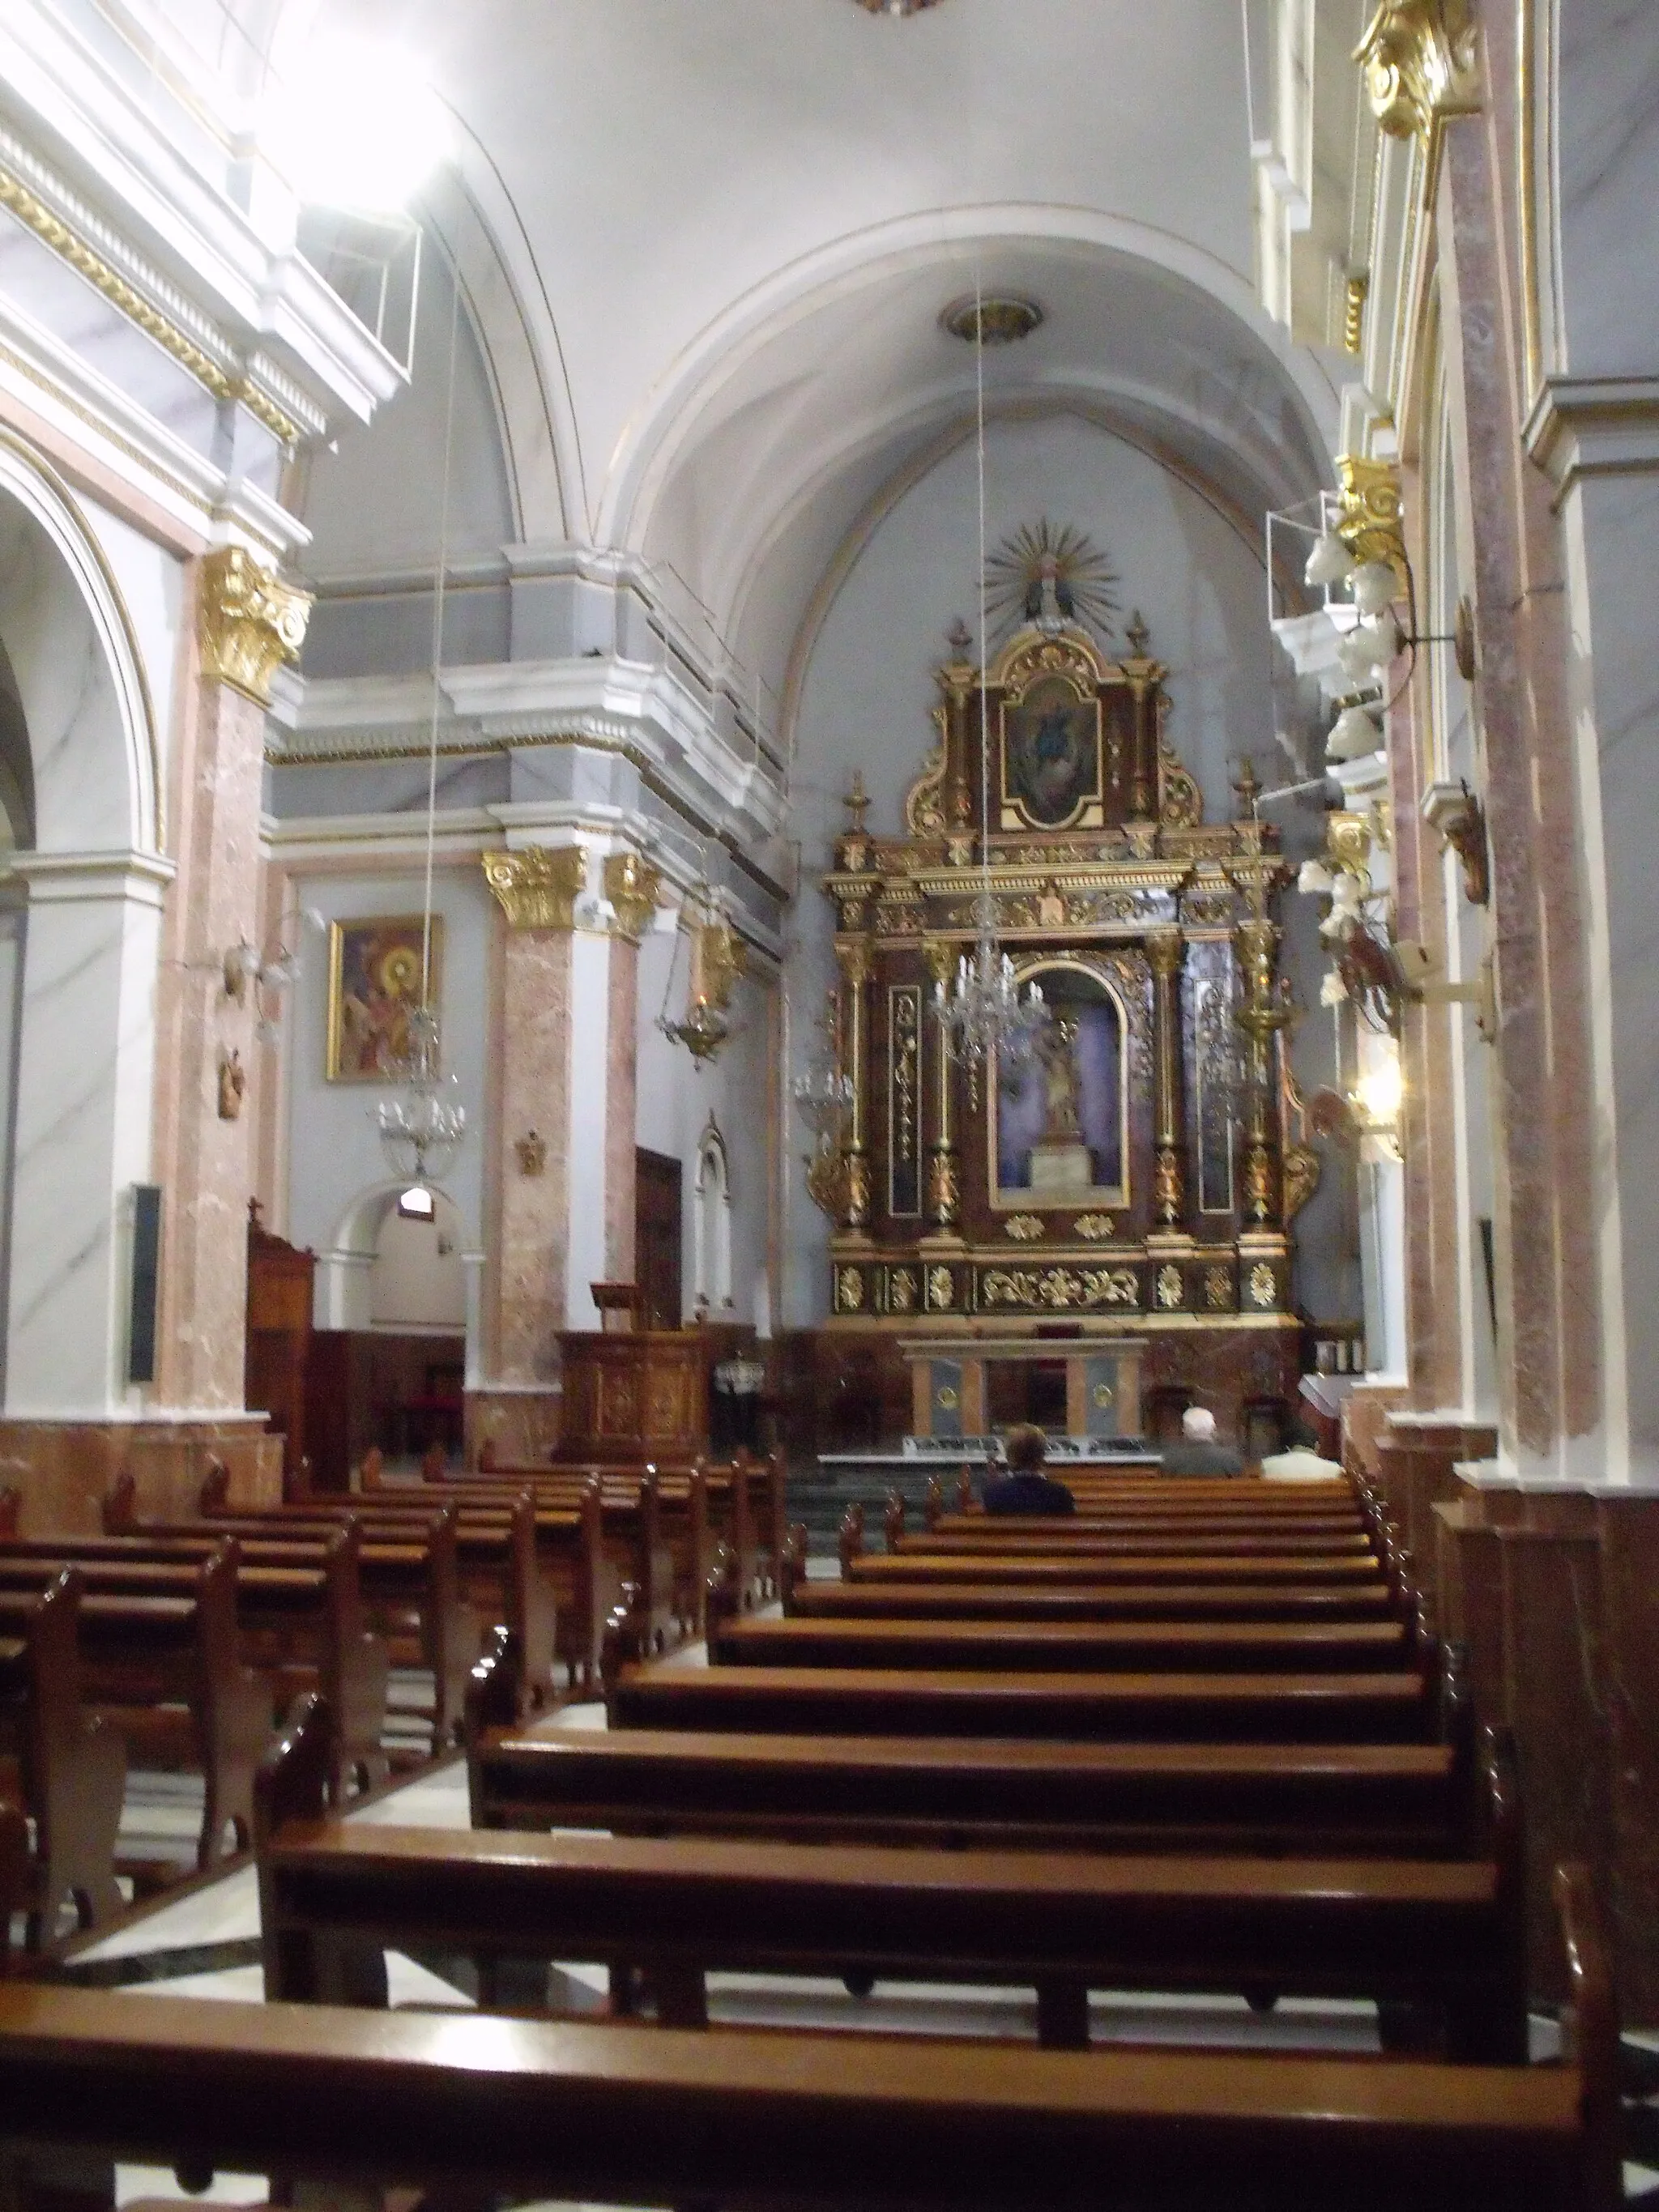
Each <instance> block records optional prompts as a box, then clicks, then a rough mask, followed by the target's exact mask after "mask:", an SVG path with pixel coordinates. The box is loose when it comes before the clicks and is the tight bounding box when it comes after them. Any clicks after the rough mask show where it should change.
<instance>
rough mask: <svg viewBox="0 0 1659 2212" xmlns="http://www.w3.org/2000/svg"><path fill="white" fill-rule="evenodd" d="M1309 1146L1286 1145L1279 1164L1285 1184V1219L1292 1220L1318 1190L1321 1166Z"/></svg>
mask: <svg viewBox="0 0 1659 2212" xmlns="http://www.w3.org/2000/svg"><path fill="white" fill-rule="evenodd" d="M1280 1168H1281V1172H1282V1174H1283V1176H1284V1182H1285V1220H1286V1221H1290V1220H1293V1219H1294V1218H1295V1217H1296V1216H1297V1214H1298V1213H1300V1212H1301V1211H1302V1209H1303V1207H1304V1206H1305V1205H1306V1204H1307V1203H1308V1200H1310V1198H1311V1197H1312V1196H1313V1194H1314V1193H1315V1191H1316V1190H1317V1189H1318V1188H1319V1176H1320V1170H1321V1168H1322V1161H1321V1159H1320V1157H1319V1154H1318V1153H1317V1152H1316V1151H1315V1149H1314V1147H1313V1146H1311V1145H1287V1146H1285V1156H1284V1158H1283V1160H1282V1162H1281V1163H1280Z"/></svg>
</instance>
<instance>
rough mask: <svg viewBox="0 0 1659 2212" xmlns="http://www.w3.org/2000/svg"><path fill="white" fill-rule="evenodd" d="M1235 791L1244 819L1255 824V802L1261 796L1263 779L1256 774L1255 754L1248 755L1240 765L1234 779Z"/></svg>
mask: <svg viewBox="0 0 1659 2212" xmlns="http://www.w3.org/2000/svg"><path fill="white" fill-rule="evenodd" d="M1233 789H1234V790H1235V791H1236V792H1237V794H1238V803H1239V805H1240V807H1241V808H1242V809H1243V816H1242V819H1243V820H1244V821H1246V822H1254V821H1255V802H1256V800H1257V799H1259V798H1260V797H1261V777H1260V776H1259V775H1257V774H1256V772H1255V756H1254V755H1253V754H1251V753H1246V754H1245V756H1244V757H1243V760H1241V761H1240V763H1238V768H1237V773H1236V774H1235V775H1234V777H1233Z"/></svg>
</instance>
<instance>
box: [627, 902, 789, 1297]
mask: <svg viewBox="0 0 1659 2212" xmlns="http://www.w3.org/2000/svg"><path fill="white" fill-rule="evenodd" d="M671 930H672V915H671V914H670V913H669V912H668V911H667V910H665V912H664V913H663V915H661V916H660V917H659V928H658V930H657V931H656V932H655V933H653V935H652V936H650V937H647V939H646V940H645V942H644V944H643V945H641V948H640V993H639V1001H640V1029H639V1105H638V1115H637V1119H636V1122H635V1132H636V1133H635V1142H636V1143H637V1144H640V1145H642V1146H644V1147H645V1149H646V1150H647V1152H662V1153H665V1154H666V1155H667V1156H668V1157H669V1158H672V1159H678V1161H679V1162H680V1163H681V1176H680V1203H681V1238H682V1243H681V1250H682V1255H683V1265H682V1269H681V1283H682V1286H683V1292H684V1308H685V1313H686V1315H687V1316H688V1317H689V1316H690V1311H691V1304H692V1300H693V1299H694V1297H696V1287H697V1286H696V1259H695V1255H696V1220H695V1218H694V1217H695V1213H696V1206H697V1204H698V1200H697V1194H696V1177H697V1145H698V1140H699V1139H700V1138H701V1137H702V1133H703V1130H704V1128H705V1127H707V1125H708V1117H709V1115H710V1114H713V1115H714V1121H715V1125H716V1127H718V1128H719V1130H720V1134H721V1135H722V1136H723V1137H724V1138H725V1139H726V1158H727V1161H728V1163H729V1166H730V1171H731V1199H732V1313H731V1314H729V1315H727V1316H725V1318H726V1319H727V1320H733V1319H735V1320H738V1321H744V1322H749V1321H752V1322H757V1324H758V1323H769V1321H770V1318H771V1316H772V1315H773V1314H775V1311H776V1293H775V1291H770V1292H768V1293H763V1291H762V1287H761V1286H762V1285H763V1283H764V1280H765V1275H766V1232H767V1218H768V1210H769V1158H770V1155H769V1147H768V1144H767V1127H766V1119H767V1098H768V1091H769V1049H768V1042H767V1038H768V1024H769V1013H770V999H771V994H770V991H769V989H767V988H764V987H762V986H761V985H760V984H758V983H757V982H755V981H753V980H751V979H750V978H745V979H744V981H741V982H739V983H738V986H737V987H736V989H735V990H734V992H733V993H732V1015H733V1017H734V1018H735V1020H736V1022H737V1024H738V1028H737V1034H736V1035H735V1036H733V1037H732V1041H731V1042H730V1043H729V1044H728V1045H727V1046H726V1049H725V1050H724V1052H722V1053H721V1054H720V1058H719V1059H718V1060H715V1061H714V1062H713V1063H712V1065H710V1066H706V1067H702V1068H699V1067H698V1066H697V1064H696V1061H695V1060H693V1059H692V1057H691V1055H690V1053H689V1052H687V1051H686V1050H685V1048H684V1046H683V1045H678V1044H675V1043H673V1042H671V1040H670V1039H669V1038H667V1037H665V1036H664V1035H663V1034H662V1031H661V1030H659V1028H658V1027H657V1016H658V1014H659V1012H661V1010H662V1003H663V991H664V987H665V984H666V982H667V980H668V973H669V963H670V962H671V959H672V957H673V951H674V938H673V935H672V934H671ZM686 965H687V961H686V948H685V946H684V944H683V945H682V946H681V950H680V958H679V965H678V969H676V970H675V974H674V998H673V1000H672V1002H671V1017H672V1018H675V1019H678V1018H679V1016H680V1015H681V1013H683V1012H684V996H685V976H686ZM714 1318H715V1319H717V1320H718V1319H720V1318H721V1316H720V1315H719V1314H718V1313H717V1314H716V1315H715V1316H714Z"/></svg>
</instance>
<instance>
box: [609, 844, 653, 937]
mask: <svg viewBox="0 0 1659 2212" xmlns="http://www.w3.org/2000/svg"><path fill="white" fill-rule="evenodd" d="M661 885H662V874H661V871H660V870H659V869H657V868H654V867H653V866H652V865H651V863H650V861H649V860H641V858H640V855H639V854H637V853H612V854H611V857H610V858H609V860H606V862H605V896H606V898H608V899H609V900H610V902H611V905H612V907H614V908H615V909H616V915H617V930H618V932H619V933H620V934H621V935H623V937H627V938H631V939H633V941H634V942H635V944H636V945H637V944H638V942H639V940H640V939H641V937H642V936H643V935H644V933H645V932H646V930H647V928H648V927H649V926H650V921H651V917H652V915H653V914H654V913H655V912H656V910H657V893H658V891H659V890H660V888H661Z"/></svg>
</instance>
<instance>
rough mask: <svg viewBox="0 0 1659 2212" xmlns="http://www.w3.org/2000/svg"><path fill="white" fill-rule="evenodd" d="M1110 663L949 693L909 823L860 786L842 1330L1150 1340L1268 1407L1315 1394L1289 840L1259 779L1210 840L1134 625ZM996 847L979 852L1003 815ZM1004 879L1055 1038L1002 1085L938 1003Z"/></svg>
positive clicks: (1047, 647) (838, 904) (1149, 1374)
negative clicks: (1284, 893) (963, 1057)
mask: <svg viewBox="0 0 1659 2212" xmlns="http://www.w3.org/2000/svg"><path fill="white" fill-rule="evenodd" d="M1127 642H1128V647H1129V649H1128V651H1127V653H1124V654H1123V655H1122V656H1121V658H1119V659H1110V658H1109V657H1108V656H1107V654H1106V653H1104V652H1103V650H1102V649H1101V648H1100V647H1098V646H1097V644H1096V643H1095V641H1094V640H1093V639H1092V638H1091V636H1090V635H1088V634H1087V633H1086V632H1085V631H1084V630H1082V629H1071V628H1067V629H1062V630H1060V631H1058V632H1057V633H1056V632H1054V631H1053V630H1052V629H1051V630H1042V629H1026V630H1023V631H1021V632H1020V633H1018V635H1016V636H1014V637H1013V638H1012V640H1011V641H1009V642H1008V644H1007V645H1006V647H1004V649H1003V650H1002V652H1001V653H1000V655H999V656H998V658H997V659H996V660H995V661H994V663H993V664H992V665H991V666H990V668H989V669H988V671H987V678H986V693H985V699H984V702H983V706H984V715H985V724H984V742H983V750H984V751H985V753H986V754H987V756H988V769H989V776H990V788H989V790H988V791H985V792H982V791H981V750H982V744H981V700H980V685H979V671H978V670H977V669H976V668H975V666H973V665H970V664H969V663H968V662H966V661H961V660H952V661H949V662H947V663H945V665H943V666H941V667H940V668H939V670H938V671H937V678H938V684H939V704H938V706H937V708H936V709H935V714H934V720H935V726H936V732H935V734H936V742H935V743H934V744H933V749H932V750H931V751H930V752H929V753H928V754H927V758H926V760H925V761H924V763H922V765H921V772H920V773H919V775H917V777H916V779H915V782H914V783H913V785H912V786H911V787H910V790H909V793H908V798H907V799H906V802H905V809H904V817H905V818H904V823H903V826H902V834H901V835H899V836H884V835H881V834H878V833H877V832H874V831H872V830H871V829H869V828H868V827H866V822H865V818H864V817H865V813H866V802H865V800H864V799H863V796H862V785H861V783H860V785H858V786H857V787H855V796H854V798H853V799H851V800H850V801H849V802H848V803H849V807H850V809H851V816H852V818H851V822H850V824H849V826H848V829H846V830H845V831H844V832H843V834H842V836H841V837H840V838H839V840H838V841H837V844H836V866H835V867H834V869H833V870H832V872H830V873H829V875H828V876H827V877H826V878H824V884H823V888H824V890H825V892H826V893H827V895H828V896H829V898H830V900H831V901H832V902H834V906H835V909H836V921H837V927H836V956H837V961H838V964H839V969H840V975H841V984H840V1005H839V1010H838V1012H839V1024H838V1026H839V1033H840V1048H841V1058H842V1066H843V1068H844V1069H845V1071H846V1073H848V1074H849V1075H850V1076H851V1077H852V1078H853V1081H854V1092H855V1096H854V1104H853V1108H852V1111H851V1113H850V1115H849V1117H848V1131H847V1137H846V1141H845V1144H844V1146H843V1154H842V1163H841V1173H840V1174H839V1176H837V1177H836V1179H835V1182H836V1195H837V1197H838V1200H839V1208H838V1214H837V1218H836V1227H835V1229H834V1231H833V1234H832V1237H831V1267H832V1283H831V1299H830V1303H831V1310H832V1315H833V1321H832V1326H833V1327H835V1328H840V1329H857V1328H878V1329H881V1330H895V1331H899V1332H901V1333H902V1332H904V1331H908V1332H909V1333H910V1334H912V1335H913V1336H914V1335H915V1334H916V1332H917V1331H918V1330H919V1329H923V1330H925V1331H926V1333H927V1335H928V1337H929V1338H937V1337H940V1336H950V1335H952V1334H959V1335H961V1336H963V1338H968V1339H971V1338H973V1337H975V1336H987V1337H989V1336H994V1337H995V1338H996V1339H997V1340H999V1341H1005V1340H1009V1339H1010V1338H1011V1337H1014V1336H1018V1334H1020V1333H1021V1332H1026V1333H1029V1334H1031V1335H1032V1336H1034V1337H1035V1336H1036V1335H1037V1334H1039V1333H1040V1334H1041V1335H1042V1337H1043V1338H1044V1339H1045V1340H1046V1339H1048V1338H1050V1337H1053V1336H1056V1335H1061V1334H1064V1335H1072V1336H1075V1335H1077V1334H1082V1335H1084V1336H1085V1337H1086V1336H1089V1335H1092V1334H1101V1335H1109V1336H1112V1337H1115V1338H1118V1339H1120V1340H1121V1339H1122V1338H1124V1337H1126V1336H1140V1337H1143V1338H1145V1339H1146V1340H1147V1341H1146V1345H1145V1347H1144V1352H1143V1371H1144V1375H1145V1378H1146V1383H1147V1385H1148V1387H1156V1386H1157V1385H1158V1383H1160V1382H1162V1383H1170V1384H1175V1385H1177V1386H1183V1385H1184V1387H1186V1388H1187V1389H1190V1390H1191V1391H1192V1392H1193V1393H1194V1395H1200V1396H1203V1397H1204V1398H1205V1399H1206V1401H1208V1402H1212V1403H1214V1402H1218V1401H1219V1402H1222V1403H1223V1404H1224V1405H1225V1404H1227V1403H1228V1402H1231V1404H1232V1405H1233V1406H1234V1407H1237V1409H1238V1411H1239V1412H1240V1413H1242V1412H1243V1407H1244V1405H1245V1402H1246V1401H1249V1399H1250V1398H1252V1397H1257V1398H1271V1397H1273V1396H1275V1395H1280V1396H1288V1395H1292V1394H1293V1391H1294V1376H1295V1371H1296V1367H1297V1322H1296V1321H1295V1318H1294V1316H1293V1312H1292V1289H1291V1248H1290V1242H1289V1238H1288V1237H1287V1234H1286V1221H1285V1190H1286V1188H1287V1187H1288V1188H1289V1189H1290V1190H1291V1194H1292V1200H1294V1199H1295V1198H1296V1197H1297V1196H1299V1195H1305V1192H1306V1189H1307V1188H1308V1187H1309V1175H1310V1168H1311V1165H1312V1156H1311V1155H1309V1154H1307V1153H1306V1152H1305V1150H1304V1147H1302V1146H1300V1145H1298V1144H1296V1143H1294V1142H1292V1141H1291V1130H1292V1128H1293V1126H1294V1115H1293V1113H1292V1111H1291V1109H1293V1107H1294V1106H1295V1104H1296V1103H1297V1102H1296V1100H1295V1095H1294V1091H1293V1089H1292V1088H1291V1085H1290V1083H1289V1079H1288V1076H1287V1074H1286V1072H1285V1057H1284V1040H1283V1035H1282V1032H1283V1029H1284V1026H1285V1021H1286V1018H1287V1008H1286V994H1285V989H1284V987H1283V986H1282V984H1281V983H1280V981H1279V975H1278V971H1277V952H1278V945H1279V927H1278V924H1277V922H1276V921H1275V920H1274V918H1273V915H1274V906H1275V902H1276V898H1277V895H1278V893H1279V890H1281V889H1282V887H1283V885H1284V884H1285V879H1286V872H1285V866H1284V864H1283V862H1282V860H1281V859H1280V857H1279V852H1278V849H1277V843H1276V833H1275V832H1274V831H1273V829H1272V828H1271V827H1270V826H1268V825H1267V824H1265V823H1262V822H1261V821H1260V820H1258V819H1257V817H1256V814H1255V804H1254V800H1255V789H1254V782H1253V779H1252V778H1251V777H1250V775H1249V773H1248V771H1247V773H1246V775H1245V777H1244V779H1243V781H1241V782H1240V784H1239V785H1238V786H1237V793H1238V804H1237V818H1236V819H1234V820H1232V821H1229V822H1226V823H1216V824H1210V823H1206V822H1205V820H1204V818H1203V803H1202V798H1201V794H1200V789H1199V786H1198V784H1197V781H1196V780H1195V779H1194V776H1193V775H1191V774H1190V773H1189V772H1188V769H1186V768H1185V767H1184V766H1183V765H1182V763H1181V761H1180V760H1179V759H1178V757H1176V752H1175V750H1174V748H1173V745H1172V744H1171V743H1170V738H1169V736H1168V733H1167V730H1166V717H1167V715H1168V712H1169V702H1168V699H1167V697H1166V695H1165V692H1164V676H1165V673H1166V671H1165V670H1164V666H1163V665H1162V664H1161V663H1160V662H1159V661H1158V660H1157V659H1155V658H1154V657H1153V656H1152V653H1151V651H1150V644H1151V641H1150V638H1149V636H1148V635H1147V633H1146V630H1145V629H1144V628H1143V627H1142V626H1141V625H1140V624H1139V621H1138V620H1137V621H1136V622H1135V623H1132V624H1131V626H1130V629H1129V634H1128V641H1127ZM981 820H983V821H984V822H985V823H987V825H988V834H987V836H986V838H985V840H984V841H983V842H982V841H981V826H980V825H981ZM987 886H988V890H989V893H990V896H991V898H992V900H993V902H994V908H995V914H996V924H995V927H996V931H997V934H998V937H999V939H1000V942H1001V945H1002V948H1003V949H1004V950H1006V951H1007V952H1008V953H1009V955H1010V956H1011V957H1012V960H1013V962H1014V964H1015V968H1016V971H1017V974H1018V976H1019V978H1020V981H1021V982H1022V984H1023V983H1024V982H1025V981H1032V980H1035V981H1037V982H1038V983H1039V984H1040V985H1041V987H1042V992H1043V995H1044V999H1045V1000H1046V1002H1047V1004H1048V1007H1049V1010H1050V1018H1049V1021H1048V1025H1047V1029H1046V1031H1045V1033H1044V1035H1043V1036H1042V1039H1041V1042H1040V1046H1039V1049H1038V1050H1037V1052H1036V1054H1033V1055H1031V1056H1030V1057H1028V1058H1027V1059H1026V1060H1024V1061H1023V1062H1021V1063H1019V1064H1017V1065H1014V1066H996V1065H993V1066H990V1067H989V1068H987V1069H984V1070H981V1071H977V1072H975V1071H974V1070H972V1069H969V1068H967V1067H963V1066H960V1065H958V1064H957V1062H956V1061H955V1060H953V1059H952V1058H951V1055H950V1054H949V1053H948V1052H947V1050H946V1049H945V1040H944V1037H943V1035H942V1032H941V1030H940V1026H939V1022H938V1020H937V1018H936V1016H935V1014H934V1012H933V1004H934V998H935V990H936V986H937V985H938V984H939V983H940V982H941V981H943V982H945V984H946V985H947V987H948V985H949V983H950V981H951V979H952V978H953V977H954V975H955V973H956V968H957V961H958V959H959V958H961V957H963V955H964V954H965V953H968V952H969V951H971V949H972V946H973V944H974V940H975V933H976V930H977V927H978V915H977V902H978V901H979V900H980V899H981V896H982V895H983V894H984V892H985V891H986V890H987Z"/></svg>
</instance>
